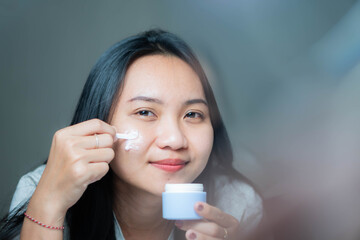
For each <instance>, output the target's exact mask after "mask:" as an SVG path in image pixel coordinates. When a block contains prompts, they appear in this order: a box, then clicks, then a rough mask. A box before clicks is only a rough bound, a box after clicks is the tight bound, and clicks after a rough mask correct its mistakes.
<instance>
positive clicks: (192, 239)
mask: <svg viewBox="0 0 360 240" xmlns="http://www.w3.org/2000/svg"><path fill="white" fill-rule="evenodd" d="M189 238H190V239H191V240H195V239H196V233H194V232H193V233H191V234H190V236H189Z"/></svg>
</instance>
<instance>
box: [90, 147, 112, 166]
mask: <svg viewBox="0 0 360 240" xmlns="http://www.w3.org/2000/svg"><path fill="white" fill-rule="evenodd" d="M85 152H86V153H85V156H84V159H86V160H87V162H89V163H98V162H106V163H108V164H109V163H110V162H111V161H112V160H113V159H114V157H115V152H114V149H112V148H99V149H92V150H87V151H85Z"/></svg>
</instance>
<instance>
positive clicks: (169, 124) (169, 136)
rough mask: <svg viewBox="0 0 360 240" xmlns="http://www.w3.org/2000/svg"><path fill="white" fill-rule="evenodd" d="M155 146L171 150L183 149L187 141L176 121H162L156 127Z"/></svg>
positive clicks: (186, 145)
mask: <svg viewBox="0 0 360 240" xmlns="http://www.w3.org/2000/svg"><path fill="white" fill-rule="evenodd" d="M157 132H158V134H157V138H156V141H155V142H156V145H157V146H158V147H159V148H162V149H165V148H169V149H172V150H179V149H185V148H187V147H188V141H187V138H186V136H185V134H184V131H183V129H182V127H181V126H180V124H179V122H177V121H176V120H169V119H168V120H164V121H163V122H162V123H161V124H159V125H158V131H157Z"/></svg>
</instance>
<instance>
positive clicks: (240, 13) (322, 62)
mask: <svg viewBox="0 0 360 240" xmlns="http://www.w3.org/2000/svg"><path fill="white" fill-rule="evenodd" d="M359 24H360V2H359V1H354V0H251V1H250V0H228V1H220V0H207V1H191V0H183V1H169V0H163V1H161V0H154V1H146V0H141V1H128V0H123V1H115V0H113V1H111V0H104V1H40V0H33V1H29V0H0V35H1V37H0V104H1V105H0V106H1V108H0V109H1V124H0V132H1V137H0V151H1V165H2V167H0V192H1V194H0V203H1V205H0V206H1V207H0V213H1V214H4V213H6V212H7V210H8V208H9V204H10V201H11V197H12V194H13V192H14V190H15V187H16V184H17V181H18V180H19V178H20V177H21V176H22V175H23V174H25V173H26V172H28V171H30V170H32V169H33V168H35V167H36V166H38V165H39V164H41V163H42V162H44V161H45V159H46V158H47V156H48V153H49V149H50V145H51V140H52V136H53V134H54V133H55V131H57V130H58V129H60V128H63V127H65V126H67V125H68V124H69V123H70V121H71V118H72V114H73V112H74V110H75V106H76V103H77V100H78V98H79V96H80V93H81V90H82V87H83V85H84V83H85V80H86V77H87V75H88V73H89V71H90V69H91V67H92V65H93V64H94V63H95V61H96V60H97V59H98V57H99V56H100V55H101V54H102V53H103V52H104V51H105V50H106V49H107V48H108V47H110V46H111V45H112V44H114V43H115V42H117V41H119V40H121V39H123V38H125V37H127V36H130V35H133V34H136V33H138V32H140V31H144V30H147V29H149V28H155V27H160V28H163V29H165V30H169V31H171V32H173V33H175V34H178V35H179V36H180V37H182V38H183V39H184V40H185V41H187V42H188V43H189V44H190V46H192V47H193V49H194V50H195V52H196V53H197V55H198V56H199V57H200V59H201V61H202V63H203V65H204V67H205V68H206V71H207V73H208V75H209V78H210V81H211V83H212V85H213V88H214V91H215V94H216V97H217V101H218V104H219V107H220V109H221V112H222V115H223V118H224V120H225V124H226V126H227V128H228V131H229V134H230V138H231V140H232V143H233V148H234V151H235V156H236V162H235V167H236V168H237V169H238V170H239V171H240V172H241V173H243V174H244V175H245V176H247V177H248V178H249V179H250V180H252V181H253V182H254V184H255V185H257V186H258V188H259V190H260V192H261V193H262V195H263V197H264V199H265V202H264V204H265V206H266V208H267V211H268V216H269V219H270V221H271V222H272V224H273V230H274V235H275V238H276V239H328V240H329V239H334V240H335V239H360V194H359V192H360V189H359V183H360V181H359V180H360V177H359V176H360V175H359V172H360V166H359V165H360V164H359V161H358V157H359V146H360V145H359V143H360V27H359Z"/></svg>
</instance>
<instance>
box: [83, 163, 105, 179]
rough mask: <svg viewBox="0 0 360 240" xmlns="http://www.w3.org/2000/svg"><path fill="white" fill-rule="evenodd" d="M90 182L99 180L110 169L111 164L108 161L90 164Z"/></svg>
mask: <svg viewBox="0 0 360 240" xmlns="http://www.w3.org/2000/svg"><path fill="white" fill-rule="evenodd" d="M88 167H89V171H88V172H89V177H88V179H89V184H91V183H93V182H96V181H99V180H100V179H101V178H103V177H104V176H105V175H106V173H107V172H108V171H109V164H107V163H106V162H96V163H91V164H89V166H88Z"/></svg>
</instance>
